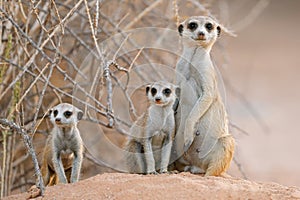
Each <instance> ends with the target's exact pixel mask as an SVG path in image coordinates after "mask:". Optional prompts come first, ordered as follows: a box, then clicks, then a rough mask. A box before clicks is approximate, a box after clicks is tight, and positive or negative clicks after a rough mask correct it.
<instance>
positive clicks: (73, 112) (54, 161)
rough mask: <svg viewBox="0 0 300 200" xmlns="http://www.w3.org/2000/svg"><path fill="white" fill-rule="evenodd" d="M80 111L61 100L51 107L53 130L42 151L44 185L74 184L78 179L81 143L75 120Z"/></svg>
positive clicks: (78, 118) (81, 154) (81, 114)
mask: <svg viewBox="0 0 300 200" xmlns="http://www.w3.org/2000/svg"><path fill="white" fill-rule="evenodd" d="M82 116H83V112H82V111H81V110H79V109H78V108H76V107H75V106H73V105H71V104H68V103H61V104H59V105H57V106H55V107H53V108H52V109H51V110H50V121H51V122H52V124H53V126H54V127H53V130H52V131H51V134H50V135H49V137H48V139H47V143H46V147H45V149H44V153H43V161H42V167H41V172H42V176H43V181H44V184H45V185H48V186H49V185H54V184H57V183H68V182H70V183H74V182H77V181H78V180H79V175H80V169H81V163H82V157H83V143H82V140H81V137H80V133H79V130H78V128H77V123H78V121H79V120H81V119H82Z"/></svg>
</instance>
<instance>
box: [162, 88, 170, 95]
mask: <svg viewBox="0 0 300 200" xmlns="http://www.w3.org/2000/svg"><path fill="white" fill-rule="evenodd" d="M171 93H172V90H171V89H169V88H166V89H164V90H163V94H164V95H166V96H167V97H168V96H170V94H171Z"/></svg>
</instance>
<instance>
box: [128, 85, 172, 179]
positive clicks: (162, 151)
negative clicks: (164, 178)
mask: <svg viewBox="0 0 300 200" xmlns="http://www.w3.org/2000/svg"><path fill="white" fill-rule="evenodd" d="M153 88H155V89H157V93H155V94H154V93H152V92H151V91H152V89H153ZM166 89H169V91H171V93H170V94H169V95H167V94H164V91H165V90H166ZM176 90H177V91H178V88H177V87H175V86H174V85H173V84H170V83H167V82H155V83H153V84H152V85H149V86H147V89H146V91H147V92H146V93H147V97H148V100H149V102H150V106H149V107H148V109H147V111H146V112H145V113H144V114H143V115H142V116H141V117H140V118H138V119H137V121H136V122H135V123H134V124H133V126H132V127H131V129H130V134H131V136H130V137H129V138H128V140H127V142H126V145H125V151H126V156H127V157H126V163H127V167H128V171H129V172H130V173H143V174H156V173H157V172H156V170H158V169H159V172H160V173H166V172H167V171H168V170H167V168H168V165H169V160H170V155H171V148H172V142H173V138H174V134H175V122H174V112H173V109H172V106H173V104H174V102H175V99H176ZM157 98H160V100H159V101H157Z"/></svg>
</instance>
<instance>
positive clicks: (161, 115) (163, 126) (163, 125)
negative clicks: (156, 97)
mask: <svg viewBox="0 0 300 200" xmlns="http://www.w3.org/2000/svg"><path fill="white" fill-rule="evenodd" d="M155 107H156V106H155ZM155 107H154V108H152V109H151V108H150V109H149V117H148V120H147V121H148V123H147V129H148V130H149V131H150V132H152V133H153V132H157V133H158V132H166V131H167V130H168V129H169V128H171V127H172V126H174V124H173V121H174V114H173V111H172V110H170V109H162V108H155ZM161 134H163V133H161Z"/></svg>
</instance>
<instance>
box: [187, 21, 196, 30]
mask: <svg viewBox="0 0 300 200" xmlns="http://www.w3.org/2000/svg"><path fill="white" fill-rule="evenodd" d="M197 28H198V24H197V23H196V22H191V23H189V24H188V29H190V30H192V31H193V30H196V29H197Z"/></svg>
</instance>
